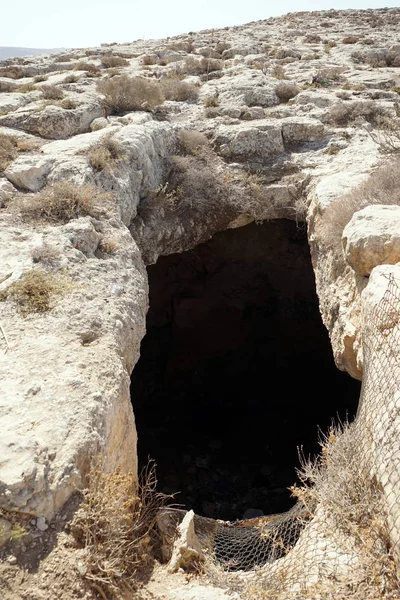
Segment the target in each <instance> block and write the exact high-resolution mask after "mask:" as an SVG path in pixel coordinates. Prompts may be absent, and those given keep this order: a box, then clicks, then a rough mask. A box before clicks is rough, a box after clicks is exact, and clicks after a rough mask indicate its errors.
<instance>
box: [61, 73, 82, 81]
mask: <svg viewBox="0 0 400 600" xmlns="http://www.w3.org/2000/svg"><path fill="white" fill-rule="evenodd" d="M77 81H79V77H78V75H73V74H72V73H71V75H67V76H66V78H65V79H64V81H63V83H76V82H77Z"/></svg>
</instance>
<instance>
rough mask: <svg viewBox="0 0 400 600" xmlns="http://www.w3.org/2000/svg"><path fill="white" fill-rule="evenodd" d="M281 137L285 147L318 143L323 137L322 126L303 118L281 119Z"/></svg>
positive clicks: (313, 120)
mask: <svg viewBox="0 0 400 600" xmlns="http://www.w3.org/2000/svg"><path fill="white" fill-rule="evenodd" d="M282 136H283V141H284V143H285V144H286V145H291V144H299V143H302V142H315V141H319V140H321V139H322V138H323V136H324V125H323V124H322V123H321V122H319V121H317V120H316V119H307V118H304V117H303V118H301V117H300V118H299V117H293V118H288V119H282Z"/></svg>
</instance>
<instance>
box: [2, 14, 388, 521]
mask: <svg viewBox="0 0 400 600" xmlns="http://www.w3.org/2000/svg"><path fill="white" fill-rule="evenodd" d="M377 12H378V13H379V15H380V17H381V18H382V27H380V28H378V29H374V40H375V44H376V47H377V48H374V50H379V56H378V55H375V56H373V57H371V56H370V55H369V53H370V52H371V51H372V50H373V48H371V47H370V46H368V50H366V49H365V47H364V44H363V42H362V40H363V38H364V37H366V36H370V29H371V27H370V23H369V20H368V19H369V17H370V15H369V13H368V14H367V12H366V13H364V12H362V11H346V12H344V13H341V12H337V13H334V14H333V13H332V14H331V15H330V17H329V22H330V23H331V24H332V27H330V28H329V30H328V29H326V28H325V27H322V25H321V14H320V13H310V14H309V15H304V14H301V13H299V14H297V13H296V14H294V15H288V16H287V17H283V18H281V19H276V20H274V19H271V20H268V21H263V22H258V23H250V24H248V25H246V26H244V27H242V28H231V29H227V30H220V31H215V32H214V31H213V32H212V34H211V32H199V33H197V34H193V35H190V36H180V37H178V38H177V39H176V40H175V42H176V43H177V44H182V43H185V42H186V43H187V42H190V43H191V44H192V46H194V50H193V51H192V52H189V53H188V52H186V51H185V50H182V49H180V48H179V49H178V50H172V49H171V48H168V47H167V46H168V45H170V44H171V43H172V41H171V40H167V41H166V40H161V41H158V42H149V41H138V42H136V43H134V44H131V45H128V46H120V47H118V48H113V47H109V48H107V52H113V51H118V52H126V55H127V56H129V59H128V63H129V64H128V65H126V66H124V67H122V68H121V69H120V72H121V73H123V74H126V75H128V76H138V75H139V76H145V77H146V78H148V79H151V80H152V81H153V82H158V81H160V80H161V83H162V80H163V78H164V77H168V79H173V80H174V77H173V75H176V74H178V75H179V76H181V75H182V76H185V75H187V77H186V83H188V84H190V85H191V86H193V90H194V92H193V95H192V96H191V97H190V98H189V99H182V97H181V96H180V95H179V93H178V91H176V92H174V94H172V96H173V97H171V98H168V100H167V101H165V102H163V103H161V104H160V106H157V107H155V108H154V109H153V110H150V104H149V103H147V104H146V103H143V104H142V105H141V106H140V107H139V108H140V109H141V110H134V111H133V110H126V111H125V112H117V111H116V110H115V111H114V112H113V110H112V109H111V111H110V110H109V111H108V112H107V111H106V113H105V112H104V97H103V96H102V95H101V94H100V93H99V91H98V90H97V87H96V79H97V78H98V77H100V78H106V77H107V76H108V75H109V73H108V71H107V69H106V68H104V67H101V69H100V68H99V64H100V60H99V59H101V57H102V55H103V53H104V50H103V49H101V48H98V49H92V51H91V52H92V54H91V56H90V57H89V58H88V57H86V56H83V54H82V52H81V51H80V50H76V51H73V52H72V59H73V60H72V61H71V62H68V63H64V62H62V63H57V62H52V60H51V61H50V59H49V60H48V61H47V60H46V59H40V58H32V59H27V61H28V62H27V64H26V65H25V66H24V72H23V75H24V76H23V77H22V78H21V79H19V80H11V79H10V78H8V77H2V78H1V80H0V84H1V86H2V87H0V89H2V90H3V89H4V90H5V91H2V92H1V93H0V126H1V133H2V134H4V135H6V136H10V138H12V140H13V143H14V144H15V148H16V149H15V152H16V153H17V154H18V156H17V157H15V156H14V154H13V153H11V154H10V156H9V157H8V158H7V161H6V162H5V164H4V167H3V166H2V167H1V168H2V169H3V171H2V172H1V173H0V207H1V215H0V217H1V220H0V231H1V235H0V265H1V266H0V289H1V290H2V291H4V290H7V289H9V287H10V285H11V284H12V283H14V282H17V281H21V277H22V276H23V274H24V273H26V272H27V271H30V270H32V268H33V267H36V263H35V264H34V262H33V261H34V257H35V256H37V254H35V252H34V250H35V248H37V247H38V246H40V245H42V244H43V242H46V243H47V244H48V245H51V246H52V247H54V250H55V251H56V254H57V256H58V258H57V259H54V256H53V259H52V260H51V261H50V263H46V262H45V261H44V259H43V260H42V259H40V260H39V262H40V263H41V265H42V266H43V268H45V270H47V271H49V272H50V274H51V275H52V276H54V277H58V276H59V277H60V278H61V279H62V280H63V282H64V284H63V285H64V290H63V293H62V294H60V295H59V296H58V297H57V298H55V299H54V304H53V306H52V308H51V310H50V311H49V312H47V313H44V314H39V313H33V314H30V315H29V316H26V317H25V316H22V315H21V314H20V313H19V312H18V310H17V308H16V305H15V303H14V302H13V301H12V298H7V299H5V300H2V301H1V304H0V307H1V309H2V313H1V320H0V322H1V325H2V335H0V340H1V351H2V355H1V359H0V360H1V365H0V368H1V375H2V377H1V385H2V386H3V389H2V394H1V402H2V403H3V410H2V413H1V415H0V420H1V422H0V430H1V431H4V432H6V433H5V434H4V435H2V438H1V441H0V444H1V445H2V449H1V452H0V506H7V507H9V508H12V509H13V510H22V511H26V512H29V513H31V514H33V515H36V516H46V517H50V516H51V515H52V514H53V513H54V511H55V510H57V509H58V507H59V506H60V505H61V504H62V503H63V502H64V501H65V499H66V498H67V497H68V495H69V494H70V493H71V491H72V489H73V485H75V483H76V482H79V481H80V478H81V477H82V475H83V473H84V471H85V468H86V466H87V464H88V459H89V458H90V457H91V456H93V455H94V454H95V453H96V452H97V450H98V449H99V448H103V449H104V456H105V466H106V468H108V467H109V468H111V467H112V466H114V465H115V464H117V463H120V464H122V465H123V466H124V467H125V468H135V464H136V463H135V460H136V458H135V456H136V452H135V439H136V432H135V426H134V418H133V415H132V412H131V409H130V405H129V390H128V383H129V376H130V373H131V370H132V368H133V366H134V364H135V362H136V360H137V358H138V352H139V343H140V340H141V338H142V337H143V334H144V330H145V313H146V310H147V282H146V274H145V271H144V263H145V264H150V263H154V262H156V260H157V258H158V257H159V256H161V255H166V254H172V253H174V252H181V251H183V250H187V249H190V248H194V247H195V246H196V245H197V244H199V243H201V242H204V241H206V240H208V239H210V238H211V237H212V236H213V235H214V234H215V233H216V232H218V231H222V230H224V229H228V228H236V227H241V226H243V225H245V224H247V223H250V222H252V221H262V220H266V219H276V218H285V219H291V220H293V221H299V220H300V221H304V220H305V215H306V213H308V216H307V221H308V235H309V242H310V248H311V254H312V259H313V266H314V270H315V276H316V286H317V292H318V296H319V300H320V310H321V314H322V317H323V320H324V323H325V325H326V327H327V328H328V331H329V334H330V339H331V344H332V348H333V352H334V356H335V361H336V364H337V365H338V366H339V368H340V369H343V370H347V371H348V372H349V373H350V374H351V375H352V376H353V377H355V378H360V377H361V371H362V354H361V351H360V348H361V326H362V321H361V310H360V306H361V305H360V294H361V292H362V290H363V289H364V287H365V286H366V283H367V281H366V278H365V275H366V274H367V273H368V271H369V270H370V269H371V268H372V267H373V266H375V265H378V264H379V263H380V262H381V261H382V260H383V261H384V262H386V261H387V260H390V262H392V261H395V260H396V256H397V255H396V253H394V254H393V255H392V254H391V255H390V259H388V258H387V256H388V255H387V254H386V251H387V248H388V246H387V245H385V243H382V244H381V241H380V242H379V244H381V246H382V247H383V249H382V248H381V249H380V250H379V251H378V252H375V251H374V252H373V254H374V256H373V258H372V259H370V258H368V260H366V257H365V252H364V249H362V251H361V247H362V246H363V244H364V241H363V240H365V236H366V234H365V233H364V234H361V233H357V234H356V233H355V232H354V233H352V235H351V236H350V235H349V236H348V237H346V238H345V239H346V241H345V248H346V255H347V257H348V261H349V264H347V265H346V263H345V262H344V260H343V256H342V255H341V261H338V260H337V248H332V246H330V245H329V244H328V243H327V237H328V235H327V233H326V232H327V228H328V229H329V223H326V220H325V218H324V214H325V212H326V210H327V208H328V207H329V206H331V205H332V204H334V203H335V202H337V201H338V200H339V199H340V197H341V196H342V195H343V193H344V191H346V190H350V189H352V188H353V187H355V186H356V185H357V184H358V183H360V181H362V180H364V179H365V178H367V177H368V175H369V173H370V172H371V170H372V169H373V168H374V167H376V166H377V165H378V163H379V160H380V156H379V148H378V145H377V144H376V143H375V142H374V141H373V139H371V137H370V136H369V134H368V133H367V130H368V129H371V128H373V127H374V123H375V122H376V119H375V117H376V116H377V115H380V114H382V113H384V114H386V115H387V116H388V117H390V118H392V119H395V118H396V102H397V101H398V93H397V88H396V86H398V73H397V71H396V68H397V67H396V64H397V63H396V60H397V59H396V56H397V54H396V52H397V51H396V50H394V49H391V50H390V51H389V47H390V46H392V45H393V43H395V42H397V38H396V35H397V32H396V28H395V27H393V19H394V20H395V19H397V18H398V9H387V10H383V11H377ZM333 25H334V26H333ZM355 30H357V33H358V35H359V37H360V41H359V43H358V44H357V51H358V54H357V53H356V54H354V52H355V49H354V45H349V44H345V43H342V39H343V37H344V36H345V35H347V34H353V33H354V31H355ZM266 32H267V34H266ZM305 32H307V33H310V32H311V33H314V34H315V37H314V39H315V40H318V39H319V40H320V41H315V43H314V42H313V43H310V41H309V40H307V39H306V33H305ZM266 35H267V40H268V45H266V44H265V39H266ZM286 36H287V39H285V37H286ZM282 41H284V42H285V43H284V44H282ZM324 41H325V43H324ZM386 46H387V47H388V48H387V50H388V51H387V52H383V53H382V52H381V49H382V48H383V49H385V47H386ZM145 56H146V58H144V57H145ZM205 57H211V58H210V61H211V60H217V61H220V62H217V63H215V64H214V65H213V64H211V63H209V64H208V66H207V64H206V63H202V62H201V61H202V60H206V61H207V60H208V58H205ZM81 59H84V62H85V64H84V65H82V60H81ZM376 60H378V62H376ZM74 61H76V62H74ZM78 61H80V62H78ZM368 61H370V62H368ZM371 61H372V63H371ZM374 61H375V62H374ZM145 63H146V64H145ZM371 64H373V65H375V66H374V68H372V67H370V65H371ZM85 65H86V66H85ZM193 65H195V67H194V66H193ZM8 66H9V65H8ZM86 67H87V70H85V68H86ZM211 67H212V68H211ZM214 67H215V68H214ZM37 75H39V76H44V75H45V76H47V77H48V83H49V84H51V85H54V86H56V88H58V90H59V92H62V93H61V96H64V97H63V99H62V100H61V99H60V100H54V101H53V100H51V101H47V102H42V101H43V97H42V94H43V90H40V89H39V87H36V88H35V86H36V82H35V81H34V79H33V77H34V76H37ZM171 76H172V77H171ZM175 79H177V81H179V78H175ZM20 84H21V86H22V90H21V89H18V87H19V85H20ZM283 84H284V85H283ZM285 85H286V91H285ZM31 86H33V87H34V88H35V89H33V90H32V89H31ZM392 88H393V89H392ZM23 90H25V91H23ZM299 90H302V91H300V92H299ZM195 92H197V93H198V97H197V98H196V93H195ZM61 96H60V97H61ZM150 100H151V99H150ZM136 108H137V107H136ZM357 111H358V112H357ZM181 130H189V131H193V130H194V131H197V132H201V133H202V134H203V135H204V136H205V138H206V139H207V144H208V145H207V150H206V151H204V152H201V151H199V149H198V147H197V145H196V144H195V143H194V142H193V144H192V147H190V145H189V146H187V147H184V145H183V144H182V142H181V138H180V131H181ZM110 140H111V142H110ZM28 142H29V143H28ZM110 143H111V145H109V148H114V150H115V148H117V151H116V154H117V155H116V156H113V155H112V152H110V150H109V149H108V150H107V146H106V144H110ZM30 144H33V145H32V146H31V145H30ZM113 144H114V145H113ZM93 148H95V149H97V150H98V151H99V149H100V152H101V160H99V155H97V158H93V157H92V158H90V154H91V150H92V149H93ZM107 151H108V154H107ZM22 152H23V153H24V154H22ZM176 155H178V159H175V158H174V157H175V156H176ZM104 157H107V160H105V162H104ZM196 160H197V161H198V162H197V163H195V161H196ZM102 161H103V162H102ZM193 164H195V167H193ZM182 165H183V166H182ZM185 165H186V166H188V165H189V166H190V165H191V168H192V167H193V173H200V172H201V178H199V177H194V176H193V177H190V178H189V181H186V180H184V176H183V174H182V173H184V167H185ZM200 167H201V169H200ZM65 179H67V180H69V181H73V182H75V183H76V185H78V186H80V185H82V184H84V183H92V184H97V185H98V186H100V187H102V188H103V189H105V190H106V191H107V192H113V194H114V206H113V208H112V209H109V210H105V212H104V214H103V215H102V216H101V217H99V218H97V217H96V218H93V217H82V218H80V219H74V220H72V221H71V222H70V223H68V224H65V223H59V222H56V221H54V220H53V221H51V222H50V223H49V222H45V221H40V220H39V221H31V222H27V221H24V220H23V219H21V218H20V216H19V213H18V199H19V194H23V195H24V197H25V199H26V200H27V199H29V198H30V196H29V195H28V194H29V193H36V192H37V191H39V190H41V189H43V188H44V187H45V186H46V185H49V184H53V183H55V182H57V181H62V180H65ZM383 212H385V213H386V212H388V211H383ZM358 219H360V216H358V217H357V216H356V217H355V221H357V220H358ZM378 221H379V223H381V224H380V225H379V226H378V229H379V228H380V229H379V231H380V233H379V238H380V240H382V239H383V238H385V240H388V239H389V240H390V244H391V246H393V248H394V247H395V246H396V243H395V241H394V240H395V236H394V235H392V234H391V233H387V232H388V231H389V230H388V229H387V228H386V225H384V224H383V223H384V219H383V217H379V219H378ZM378 221H377V223H378ZM353 225H354V222H353V224H352V225H349V229H347V230H346V236H347V234H349V231H352V228H353ZM371 226H372V227H375V226H374V225H371ZM381 234H382V235H381ZM382 236H383V238H382ZM385 236H386V237H385ZM369 239H370V238H369ZM367 245H368V244H367ZM369 245H370V244H369ZM339 247H340V245H339ZM107 248H108V250H107ZM105 249H106V250H105ZM340 251H341V250H340ZM396 252H397V250H396ZM355 253H356V254H355ZM370 254H372V253H369V254H368V255H370ZM53 255H54V252H53ZM35 260H36V259H35ZM365 261H366V263H365V265H364V262H365ZM368 261H369V262H368ZM367 263H368V264H367ZM49 264H50V266H49ZM361 265H362V266H361ZM46 409H47V413H46ZM49 415H51V419H50V417H49Z"/></svg>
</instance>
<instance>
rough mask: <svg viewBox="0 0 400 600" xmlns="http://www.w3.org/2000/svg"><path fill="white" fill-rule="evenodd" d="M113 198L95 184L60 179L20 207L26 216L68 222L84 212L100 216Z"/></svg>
mask: <svg viewBox="0 0 400 600" xmlns="http://www.w3.org/2000/svg"><path fill="white" fill-rule="evenodd" d="M110 198H111V195H110V194H106V193H104V192H101V190H100V189H99V188H98V187H96V186H95V185H90V184H87V185H77V184H76V183H73V182H72V181H57V182H56V183H53V184H52V185H48V186H46V187H44V188H43V189H42V190H41V191H40V192H38V193H37V194H35V195H34V196H31V197H30V198H29V199H28V198H27V199H25V200H22V201H21V204H20V207H21V213H22V215H23V216H24V217H26V218H33V219H38V218H42V219H45V220H46V221H55V222H59V221H61V222H63V223H66V222H68V221H70V220H71V219H76V218H78V217H80V216H84V215H92V216H95V217H98V216H99V215H101V214H102V212H104V211H105V210H106V208H107V205H108V204H109V201H110Z"/></svg>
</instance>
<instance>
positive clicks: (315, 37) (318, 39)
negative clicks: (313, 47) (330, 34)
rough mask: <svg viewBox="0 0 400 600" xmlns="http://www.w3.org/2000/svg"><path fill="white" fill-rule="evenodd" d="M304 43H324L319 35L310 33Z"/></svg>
mask: <svg viewBox="0 0 400 600" xmlns="http://www.w3.org/2000/svg"><path fill="white" fill-rule="evenodd" d="M303 41H304V43H305V44H319V42H321V41H322V38H321V36H320V35H318V34H317V33H309V34H308V35H306V37H305V38H304V40H303Z"/></svg>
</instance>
